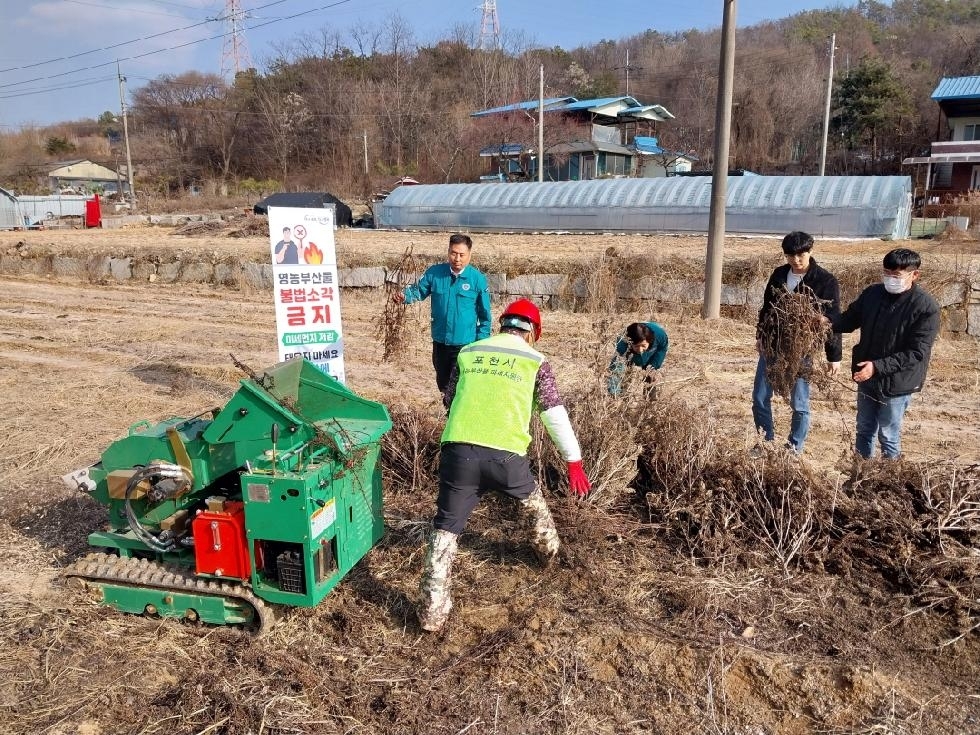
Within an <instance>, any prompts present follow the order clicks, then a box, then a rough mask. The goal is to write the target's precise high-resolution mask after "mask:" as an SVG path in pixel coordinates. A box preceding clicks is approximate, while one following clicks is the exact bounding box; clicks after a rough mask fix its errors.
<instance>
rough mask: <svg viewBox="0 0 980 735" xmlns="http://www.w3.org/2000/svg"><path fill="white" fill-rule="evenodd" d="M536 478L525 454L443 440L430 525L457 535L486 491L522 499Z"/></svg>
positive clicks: (530, 490)
mask: <svg viewBox="0 0 980 735" xmlns="http://www.w3.org/2000/svg"><path fill="white" fill-rule="evenodd" d="M536 485H537V481H536V480H535V479H534V476H533V475H532V474H531V466H530V464H528V461H527V457H525V456H524V455H522V454H514V453H513V452H505V451H504V450H502V449H491V448H490V447H481V446H478V445H476V444H458V443H455V442H447V443H446V444H443V445H442V449H441V451H440V453H439V500H438V501H437V508H436V517H435V520H434V521H433V522H432V525H433V526H434V527H435V529H436V530H437V531H449V532H451V533H455V534H457V535H459V534H461V533H462V532H463V529H464V528H466V522H467V521H468V520H469V518H470V513H472V512H473V509H474V508H476V506H477V504H478V503H479V502H480V499H481V498H482V497H483V496H484V495H486V494H487V493H488V492H492V491H494V490H499V491H500V492H502V493H505V494H506V495H509V496H510V497H512V498H516V499H517V500H526V499H527V496H528V495H530V494H531V493H532V492H533V491H534V488H535V486H536Z"/></svg>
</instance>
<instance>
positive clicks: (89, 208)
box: [85, 194, 102, 227]
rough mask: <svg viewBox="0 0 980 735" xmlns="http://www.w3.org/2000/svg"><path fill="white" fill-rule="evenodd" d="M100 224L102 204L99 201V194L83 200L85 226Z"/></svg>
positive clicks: (97, 225)
mask: <svg viewBox="0 0 980 735" xmlns="http://www.w3.org/2000/svg"><path fill="white" fill-rule="evenodd" d="M101 224H102V205H101V204H100V203H99V195H98V194H96V195H95V196H94V197H92V198H91V199H89V200H88V201H86V202H85V226H86V227H99V226H100V225H101Z"/></svg>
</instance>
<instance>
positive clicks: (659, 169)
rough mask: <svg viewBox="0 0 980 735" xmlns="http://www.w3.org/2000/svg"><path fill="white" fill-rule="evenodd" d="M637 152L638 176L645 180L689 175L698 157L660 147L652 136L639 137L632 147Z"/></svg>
mask: <svg viewBox="0 0 980 735" xmlns="http://www.w3.org/2000/svg"><path fill="white" fill-rule="evenodd" d="M630 147H631V148H632V149H633V150H634V151H635V152H636V157H635V161H636V175H637V177H638V178H643V179H657V178H661V177H663V176H675V175H676V174H679V173H687V172H688V171H690V170H691V165H692V164H693V163H694V161H697V160H698V157H697V156H695V155H694V154H693V153H682V152H681V151H669V150H666V149H665V148H661V147H660V143H659V141H658V140H657V139H656V138H654V137H651V136H647V135H637V136H636V137H634V138H633V143H632V144H631V146H630Z"/></svg>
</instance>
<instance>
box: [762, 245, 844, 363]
mask: <svg viewBox="0 0 980 735" xmlns="http://www.w3.org/2000/svg"><path fill="white" fill-rule="evenodd" d="M788 274H789V265H781V266H779V267H778V268H776V270H774V271H773V272H772V275H771V276H769V282H768V283H766V290H765V293H763V295H762V308H761V309H759V322H758V323H759V326H760V327H761V325H762V322H763V320H764V319H765V317H766V315H767V314H768V313H769V310H770V309H772V305H773V302H775V300H776V297H777V296H779V294H780V292H781V291H783V290H784V289H785V288H786V276H787V275H788ZM795 291H796V292H797V293H808V294H810V296H811V297H813V300H814V307H815V308H816V309H817V310H818V311H819V312H820V313H821V314H823V315H824V316H825V317H827V318H828V319H830V320H831V321H833V320H834V319H835V318H836V317H837V316H839V315H840V286H838V285H837V279H836V278H834V276H833V274H831V272H830V271H828V270H827V269H826V268H821V267H820V266H819V265H817V261H816V259H815V258H813V257H811V258H810V266H809V267H808V268H807V270H806V273H804V274H803V280H802V281H800V282H799V283H798V284H797V286H796V289H795ZM756 336H757V337H761V336H762V332H761V330H759V329H758V328H757V330H756ZM824 352H825V353H826V355H827V362H840V359H841V343H840V335H839V334H831V335H829V336H828V337H827V342H826V343H825V344H824Z"/></svg>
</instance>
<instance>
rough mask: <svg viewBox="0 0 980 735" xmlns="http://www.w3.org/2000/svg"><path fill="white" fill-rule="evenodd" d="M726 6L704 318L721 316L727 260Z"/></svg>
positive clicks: (729, 3) (731, 25)
mask: <svg viewBox="0 0 980 735" xmlns="http://www.w3.org/2000/svg"><path fill="white" fill-rule="evenodd" d="M723 1H724V3H725V15H724V21H723V23H722V26H721V59H720V60H719V62H718V99H717V102H716V103H715V154H714V155H715V161H714V166H713V167H712V169H711V210H710V213H709V215H708V220H709V222H708V251H707V254H706V257H705V273H704V305H703V306H702V307H701V317H702V318H703V319H717V318H718V317H719V316H721V269H722V264H723V262H724V259H725V204H726V203H727V200H728V143H729V136H730V131H731V127H732V87H733V86H734V78H735V0H723Z"/></svg>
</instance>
